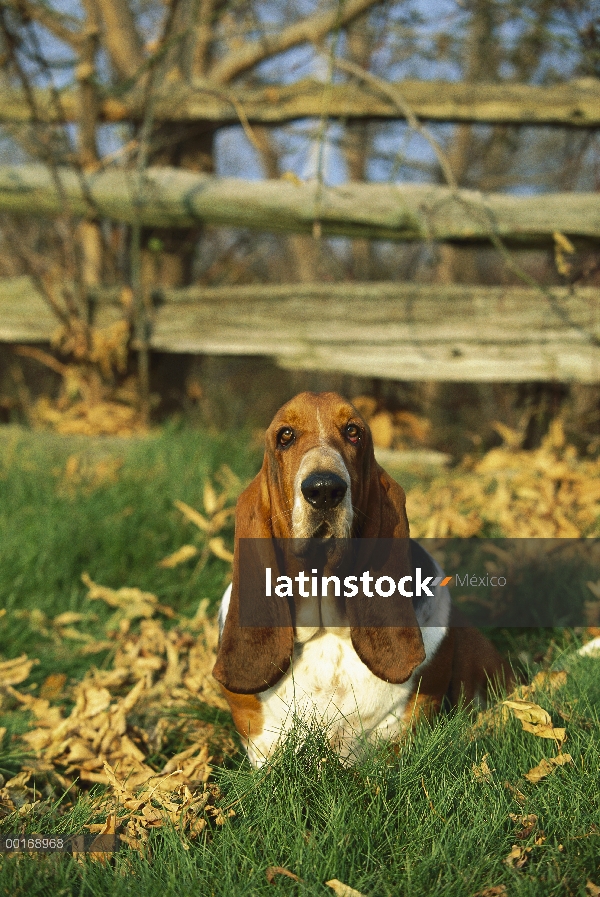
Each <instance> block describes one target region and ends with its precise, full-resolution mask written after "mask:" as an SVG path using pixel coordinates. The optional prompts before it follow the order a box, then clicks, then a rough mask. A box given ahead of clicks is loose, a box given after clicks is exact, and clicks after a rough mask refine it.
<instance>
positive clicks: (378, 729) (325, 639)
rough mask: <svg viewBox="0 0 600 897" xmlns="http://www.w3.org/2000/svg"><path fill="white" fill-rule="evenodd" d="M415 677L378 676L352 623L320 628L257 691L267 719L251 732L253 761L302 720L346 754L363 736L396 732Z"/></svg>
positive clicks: (258, 760)
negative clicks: (353, 635)
mask: <svg viewBox="0 0 600 897" xmlns="http://www.w3.org/2000/svg"><path fill="white" fill-rule="evenodd" d="M412 679H413V677H412V676H411V678H410V679H409V680H408V682H405V683H403V684H402V685H392V684H390V683H388V682H384V681H383V680H381V679H378V678H377V677H376V676H374V675H373V673H371V671H370V670H369V669H368V667H366V666H365V664H364V663H363V662H362V661H361V660H360V658H359V657H358V655H357V653H356V651H355V650H354V648H353V646H352V642H351V640H350V632H349V630H348V629H346V630H333V631H332V630H321V631H320V632H318V633H317V634H316V635H315V636H314V637H313V638H312V639H310V641H308V642H306V643H305V644H297V645H296V650H295V653H294V662H293V666H292V668H291V669H290V670H289V671H288V673H287V674H286V675H285V676H284V677H283V678H282V679H281V680H280V681H279V682H278V683H277V685H275V686H274V687H273V688H270V689H269V690H268V691H265V692H263V693H261V694H259V695H257V697H258V698H259V700H260V703H261V707H262V711H263V719H264V724H263V730H262V732H261V733H260V734H258V733H257V734H256V737H252V734H251V735H250V739H249V742H250V743H249V745H248V755H249V758H250V761H251V762H252V763H253V764H254V765H256V766H260V765H261V764H262V763H263V762H264V761H265V759H266V758H267V757H268V756H269V755H270V754H271V753H272V751H273V749H274V747H275V745H276V743H277V741H278V740H279V739H280V738H281V736H282V735H283V734H285V733H286V732H288V731H289V730H290V729H291V728H292V726H293V725H294V724H295V723H296V722H297V721H298V720H302V724H304V725H307V724H308V725H310V724H311V723H312V722H315V723H317V724H318V725H319V726H320V728H322V729H324V730H325V731H326V732H327V735H328V738H329V740H330V743H331V745H332V747H333V748H334V750H336V751H337V752H338V753H339V754H340V756H342V757H348V756H350V755H351V754H352V753H354V752H355V750H356V748H357V745H358V743H359V742H360V741H361V740H363V739H373V738H374V737H376V736H378V735H382V736H384V737H386V738H390V737H393V736H394V735H396V734H398V733H399V732H400V731H401V730H402V727H403V714H404V711H405V709H406V706H407V703H408V700H409V698H410V695H411V694H412V691H413V686H412Z"/></svg>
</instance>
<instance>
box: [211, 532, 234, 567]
mask: <svg viewBox="0 0 600 897" xmlns="http://www.w3.org/2000/svg"><path fill="white" fill-rule="evenodd" d="M208 547H209V548H210V550H211V551H212V553H213V554H214V555H215V556H216V557H218V558H220V559H221V560H222V561H227V563H228V564H232V563H233V553H232V552H231V551H229V549H228V548H227V547H226V546H225V542H224V541H223V539H222V537H221V536H217V537H216V538H214V539H211V540H210V541H209V543H208Z"/></svg>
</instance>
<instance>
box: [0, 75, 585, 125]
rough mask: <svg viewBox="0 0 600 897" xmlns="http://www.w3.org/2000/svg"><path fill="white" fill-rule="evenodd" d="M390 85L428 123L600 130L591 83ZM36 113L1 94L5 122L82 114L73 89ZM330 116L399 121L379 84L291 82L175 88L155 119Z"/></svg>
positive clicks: (160, 99)
mask: <svg viewBox="0 0 600 897" xmlns="http://www.w3.org/2000/svg"><path fill="white" fill-rule="evenodd" d="M388 87H389V88H391V89H392V90H393V91H395V92H397V94H398V95H399V96H400V97H401V98H402V102H403V103H405V104H406V105H408V106H409V107H410V109H411V111H412V112H413V114H414V115H416V116H417V117H418V118H420V119H423V120H428V121H448V122H481V123H489V124H506V125H510V124H514V125H562V126H563V127H570V128H593V127H598V126H600V82H599V81H598V80H597V79H594V78H584V79H581V80H579V81H572V82H567V83H565V84H555V85H552V86H549V87H538V86H531V85H527V84H480V83H477V84H472V83H471V84H470V83H466V82H457V81H414V80H407V81H400V82H397V83H389V84H388ZM34 97H35V114H34V113H33V111H32V107H31V104H30V103H29V102H28V101H27V98H26V97H25V96H24V94H23V92H22V91H19V90H14V89H12V90H11V89H7V88H4V89H3V90H2V92H1V93H0V122H13V123H18V122H30V121H33V120H41V121H46V122H59V121H62V122H68V121H75V120H76V119H77V118H78V116H79V115H80V99H79V97H78V94H77V92H76V91H73V90H65V91H62V92H61V93H60V94H59V95H58V98H57V96H56V94H51V93H50V92H49V91H44V90H36V91H35V94H34ZM99 114H100V119H101V120H103V121H105V122H116V121H126V120H131V121H136V120H137V121H139V120H141V119H142V118H143V115H144V102H143V92H142V91H140V90H138V91H137V92H133V93H132V94H130V95H127V96H117V95H112V96H110V95H109V96H104V97H103V98H102V99H101V102H100V109H99ZM323 115H327V116H329V117H330V118H340V119H402V118H404V114H403V112H402V110H401V109H399V107H398V104H397V103H395V102H393V101H392V99H391V98H390V97H388V96H384V95H382V94H381V92H380V91H378V90H377V88H376V87H374V86H369V85H365V84H362V83H358V82H357V83H352V84H332V85H325V84H324V83H323V82H320V81H314V80H311V79H306V80H302V81H297V82H296V83H294V84H287V85H270V86H268V87H260V88H254V89H247V88H245V89H238V88H235V89H232V88H230V87H226V86H223V85H219V84H211V83H203V82H197V83H195V84H192V85H188V84H183V83H177V82H171V83H170V84H169V86H168V88H166V89H164V90H158V91H157V92H156V94H155V96H154V98H153V117H154V118H155V119H156V120H157V121H209V122H213V123H215V124H221V125H228V124H233V123H235V122H238V121H239V120H240V118H241V117H242V116H243V117H245V118H246V119H247V120H248V121H249V122H250V123H253V122H255V123H257V124H273V125H276V124H284V123H285V122H289V121H294V120H296V119H301V118H320V117H321V116H323Z"/></svg>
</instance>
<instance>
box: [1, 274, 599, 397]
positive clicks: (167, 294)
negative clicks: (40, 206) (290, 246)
mask: <svg viewBox="0 0 600 897" xmlns="http://www.w3.org/2000/svg"><path fill="white" fill-rule="evenodd" d="M152 298H153V304H154V312H153V313H152V315H151V318H152V320H151V331H150V347H151V348H152V349H153V350H157V351H165V352H172V353H198V354H213V355H263V356H268V357H272V358H274V359H275V360H276V361H277V363H278V364H279V365H280V366H282V367H286V368H295V369H305V370H321V371H338V372H347V373H350V374H355V375H358V376H367V377H382V378H386V379H398V380H450V381H512V382H519V381H526V380H539V381H553V380H562V381H577V382H581V383H597V382H598V381H599V379H600V316H599V315H598V313H597V312H598V307H599V302H600V290H598V289H597V288H593V287H584V288H580V289H578V290H576V291H573V292H570V291H569V290H567V289H564V288H552V289H551V290H548V291H545V292H541V291H540V290H537V289H532V288H527V287H496V286H494V287H487V286H486V287H482V286H440V285H425V284H406V283H387V282H381V283H365V284H357V283H338V284H298V285H289V284H287V285H283V286H278V285H252V286H233V287H232V286H225V287H188V288H185V289H165V290H156V291H155V292H154V293H153V294H152ZM93 307H95V309H96V319H95V321H96V324H97V325H98V326H105V325H107V324H110V323H112V322H114V321H116V320H118V318H119V316H120V315H121V314H122V306H121V305H120V300H119V291H118V290H117V289H112V290H111V289H108V290H106V289H105V290H102V289H99V290H97V291H96V294H95V296H94V302H93ZM56 327H57V320H56V318H55V317H54V315H53V313H52V312H51V311H50V309H49V307H48V306H47V305H46V303H45V301H44V299H43V298H42V296H41V295H40V294H39V293H38V292H37V290H36V288H35V286H34V285H33V283H32V282H31V281H30V280H29V278H27V277H19V278H14V279H10V280H4V281H0V342H4V343H6V342H11V343H35V342H46V341H48V340H49V339H50V338H51V336H52V334H53V333H54V332H55V330H56Z"/></svg>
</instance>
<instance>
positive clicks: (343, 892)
mask: <svg viewBox="0 0 600 897" xmlns="http://www.w3.org/2000/svg"><path fill="white" fill-rule="evenodd" d="M325 884H326V885H327V887H328V888H331V889H332V891H335V893H336V894H337V895H338V897H364V894H362V893H361V892H360V891H357V890H356V889H355V888H351V887H350V885H345V884H344V883H343V882H342V881H338V879H337V878H332V879H331V880H330V881H326V882H325Z"/></svg>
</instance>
